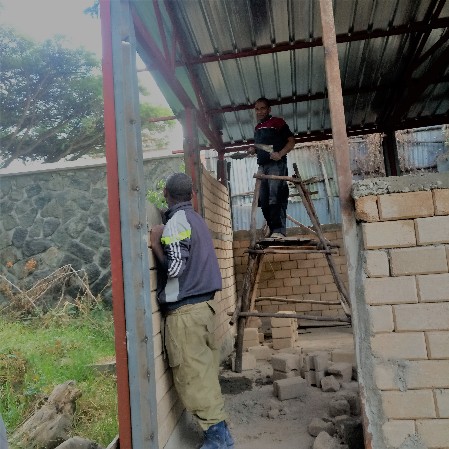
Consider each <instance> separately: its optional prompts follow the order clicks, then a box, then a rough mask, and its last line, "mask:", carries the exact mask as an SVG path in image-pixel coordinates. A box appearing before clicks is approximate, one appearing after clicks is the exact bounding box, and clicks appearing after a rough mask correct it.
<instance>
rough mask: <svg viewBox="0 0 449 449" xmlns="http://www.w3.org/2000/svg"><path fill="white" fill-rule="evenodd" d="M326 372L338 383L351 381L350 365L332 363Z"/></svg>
mask: <svg viewBox="0 0 449 449" xmlns="http://www.w3.org/2000/svg"><path fill="white" fill-rule="evenodd" d="M327 372H328V373H329V374H333V375H334V377H335V378H336V379H337V380H338V381H339V382H340V383H344V382H350V381H351V379H352V365H351V364H350V363H343V362H340V363H332V364H330V365H329V367H328V369H327Z"/></svg>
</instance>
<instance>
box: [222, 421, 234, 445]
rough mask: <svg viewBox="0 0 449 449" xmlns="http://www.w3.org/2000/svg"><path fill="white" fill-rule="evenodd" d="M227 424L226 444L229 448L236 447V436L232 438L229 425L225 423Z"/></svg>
mask: <svg viewBox="0 0 449 449" xmlns="http://www.w3.org/2000/svg"><path fill="white" fill-rule="evenodd" d="M224 425H225V441H226V445H227V446H228V449H234V438H232V435H231V432H230V431H229V427H228V425H227V424H226V422H225V423H224Z"/></svg>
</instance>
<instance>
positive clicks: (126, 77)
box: [103, 0, 158, 449]
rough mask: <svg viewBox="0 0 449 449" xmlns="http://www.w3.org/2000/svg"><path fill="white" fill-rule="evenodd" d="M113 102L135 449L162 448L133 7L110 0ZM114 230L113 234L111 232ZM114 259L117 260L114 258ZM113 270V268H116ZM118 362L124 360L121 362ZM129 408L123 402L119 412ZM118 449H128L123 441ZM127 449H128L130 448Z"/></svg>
mask: <svg viewBox="0 0 449 449" xmlns="http://www.w3.org/2000/svg"><path fill="white" fill-rule="evenodd" d="M107 3H109V6H110V27H111V28H110V29H111V30H113V32H112V33H111V38H112V75H113V80H112V81H113V100H114V108H115V132H116V133H115V140H116V154H115V156H116V160H117V174H118V179H117V180H116V181H118V190H119V197H120V198H119V205H118V207H119V209H120V237H119V236H114V238H115V239H118V240H121V252H122V259H123V263H122V266H121V270H122V273H123V287H124V301H125V316H126V320H125V322H126V337H127V350H128V352H127V356H128V378H129V399H130V402H129V403H130V407H131V431H132V445H131V446H128V448H131V447H133V448H135V449H137V448H148V449H158V428H157V400H156V378H155V366H154V351H153V326H152V320H151V316H152V310H151V302H150V295H151V288H150V277H149V261H148V241H147V234H148V232H147V216H146V198H145V179H144V175H143V158H142V142H141V128H140V111H139V92H138V83H137V72H136V42H135V36H134V27H133V24H132V20H131V15H130V10H129V3H128V1H126V0H122V1H120V0H112V1H110V2H106V1H105V2H104V3H103V5H104V4H107ZM111 232H112V230H111ZM112 257H113V256H112ZM113 269H114V266H113ZM114 306H115V304H114ZM118 363H120V361H118ZM127 406H128V404H127V403H125V404H122V403H120V404H119V409H120V408H122V407H127ZM120 447H122V448H123V447H126V446H124V445H123V443H122V441H121V440H120ZM128 448H127V449H128Z"/></svg>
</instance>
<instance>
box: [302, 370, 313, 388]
mask: <svg viewBox="0 0 449 449" xmlns="http://www.w3.org/2000/svg"><path fill="white" fill-rule="evenodd" d="M301 377H302V376H301ZM304 380H305V381H306V382H307V385H309V387H312V386H314V385H316V376H315V371H304Z"/></svg>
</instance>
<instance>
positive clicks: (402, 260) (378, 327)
mask: <svg viewBox="0 0 449 449" xmlns="http://www.w3.org/2000/svg"><path fill="white" fill-rule="evenodd" d="M441 176H443V175H441ZM404 178H405V177H404ZM440 184H441V183H440ZM411 185H412V186H413V184H411ZM415 185H416V184H415ZM434 185H435V183H434ZM409 190H412V189H409ZM356 217H357V219H358V220H359V221H361V224H360V226H361V231H362V237H363V246H364V267H363V270H364V295H365V301H366V307H367V309H368V312H369V313H368V317H369V325H370V334H371V335H370V340H371V355H370V358H371V361H372V366H373V371H374V372H373V375H374V387H375V388H377V389H378V390H379V391H380V402H379V404H380V407H379V408H380V410H379V413H378V414H377V416H376V418H375V421H376V422H374V421H373V422H371V423H370V424H371V425H374V426H379V427H380V434H381V435H380V440H378V441H381V440H383V441H384V446H385V447H394V448H396V447H402V446H401V445H404V446H403V447H409V446H407V444H412V443H413V442H414V443H415V444H418V443H419V444H421V445H420V446H419V447H426V448H443V447H444V448H447V447H449V269H448V260H449V189H433V188H429V190H426V191H416V192H413V191H409V192H407V191H406V192H405V193H401V192H398V193H390V194H380V195H369V196H364V197H360V198H357V199H356ZM357 337H358V336H356V338H357ZM362 370H363V366H362ZM372 394H373V393H372V392H368V394H367V398H366V401H367V402H369V401H370V400H371V399H370V398H371V395H372ZM373 447H381V444H379V443H377V444H375V443H374V440H373ZM410 447H412V446H410ZM413 447H418V446H413Z"/></svg>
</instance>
